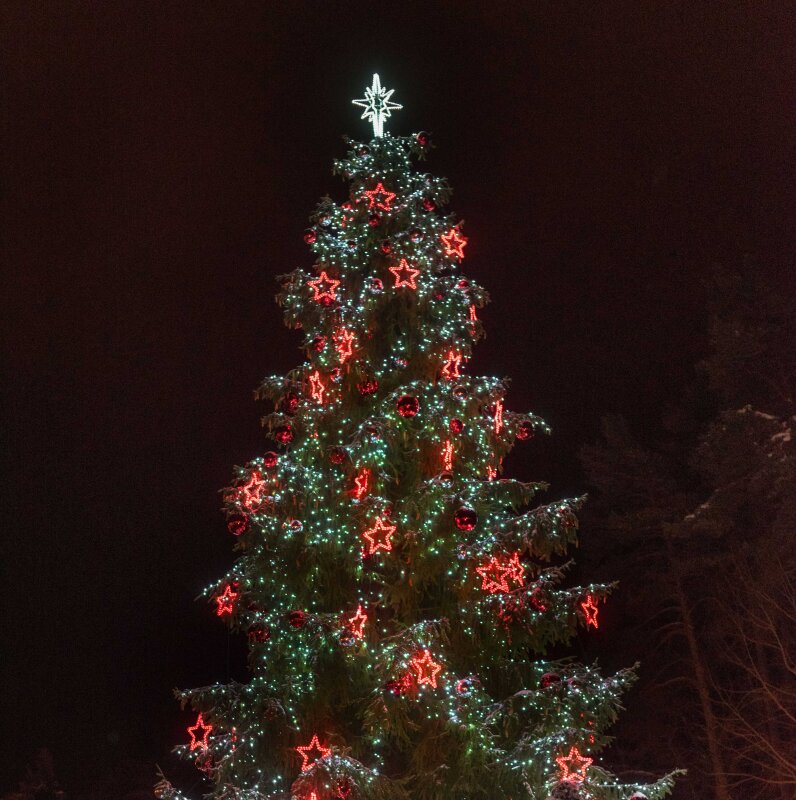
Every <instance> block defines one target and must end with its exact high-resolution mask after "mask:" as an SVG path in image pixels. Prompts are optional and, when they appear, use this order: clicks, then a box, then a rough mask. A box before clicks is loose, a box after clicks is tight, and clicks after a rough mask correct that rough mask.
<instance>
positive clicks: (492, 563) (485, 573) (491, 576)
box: [475, 556, 509, 594]
mask: <svg viewBox="0 0 796 800" xmlns="http://www.w3.org/2000/svg"><path fill="white" fill-rule="evenodd" d="M475 571H476V572H477V573H478V574H479V575H480V576H481V579H482V580H481V588H482V589H483V590H484V591H486V592H489V593H490V594H497V593H498V592H507V591H508V590H509V584H508V581H507V580H506V567H505V566H504V565H503V564H501V563H500V561H499V560H498V559H497V558H495V557H494V556H493V557H492V558H490V559H489V561H488V562H487V563H486V564H482V565H481V566H480V567H476V568H475Z"/></svg>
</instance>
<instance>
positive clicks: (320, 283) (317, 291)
mask: <svg viewBox="0 0 796 800" xmlns="http://www.w3.org/2000/svg"><path fill="white" fill-rule="evenodd" d="M307 285H308V286H311V287H312V291H313V295H312V299H313V300H314V301H315V302H316V303H321V304H322V305H325V306H328V305H329V304H331V303H333V302H334V301H335V300H336V299H337V287H338V286H339V285H340V281H338V280H335V279H334V278H330V277H329V276H328V275H327V274H326V270H323V271H322V272H321V274H320V275H319V276H318V277H317V278H315V279H314V280H311V281H307Z"/></svg>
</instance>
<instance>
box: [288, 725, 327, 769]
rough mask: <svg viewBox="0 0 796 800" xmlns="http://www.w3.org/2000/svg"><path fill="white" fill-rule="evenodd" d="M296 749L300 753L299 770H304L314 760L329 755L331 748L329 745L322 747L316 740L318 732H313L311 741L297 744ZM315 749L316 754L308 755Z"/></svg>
mask: <svg viewBox="0 0 796 800" xmlns="http://www.w3.org/2000/svg"><path fill="white" fill-rule="evenodd" d="M296 750H297V751H298V752H299V754H300V755H301V771H302V772H306V770H308V769H309V768H310V766H312V765H313V764H314V763H315V762H316V761H320V760H321V759H322V758H326V756H329V755H331V753H332V750H331V748H329V747H324V746H323V745H322V744H321V743H320V742H319V741H318V734H317V733H316V734H313V737H312V741H311V742H310V743H309V744H305V745H299V746H298V747H297V748H296ZM313 751H316V752H317V753H318V755H310V754H311V753H312V752H313Z"/></svg>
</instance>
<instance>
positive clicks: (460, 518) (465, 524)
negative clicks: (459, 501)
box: [453, 506, 478, 531]
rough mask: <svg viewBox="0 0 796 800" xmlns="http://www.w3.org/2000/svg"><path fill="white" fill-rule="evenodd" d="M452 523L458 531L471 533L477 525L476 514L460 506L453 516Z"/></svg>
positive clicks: (472, 510)
mask: <svg viewBox="0 0 796 800" xmlns="http://www.w3.org/2000/svg"><path fill="white" fill-rule="evenodd" d="M453 521H454V522H455V523H456V527H457V528H458V529H459V530H460V531H471V530H473V528H475V526H476V524H477V523H478V514H476V513H475V509H472V508H468V507H467V506H462V508H460V509H459V510H458V511H457V512H456V513H455V514H454V516H453Z"/></svg>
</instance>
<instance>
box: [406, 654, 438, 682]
mask: <svg viewBox="0 0 796 800" xmlns="http://www.w3.org/2000/svg"><path fill="white" fill-rule="evenodd" d="M409 666H410V667H411V669H413V670H414V671H415V676H414V677H415V680H416V681H417V685H418V686H423V685H426V686H431V687H432V688H434V689H436V688H437V675H439V673H440V672H442V665H441V664H437V662H436V661H434V659H433V658H432V657H431V653H430V652H429V651H428V650H423V652H422V653H418V654H416V655H415V656H413V658H412V660H411V662H410V663H409Z"/></svg>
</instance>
